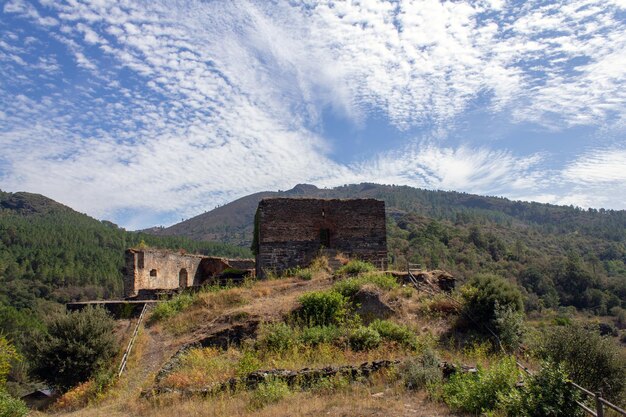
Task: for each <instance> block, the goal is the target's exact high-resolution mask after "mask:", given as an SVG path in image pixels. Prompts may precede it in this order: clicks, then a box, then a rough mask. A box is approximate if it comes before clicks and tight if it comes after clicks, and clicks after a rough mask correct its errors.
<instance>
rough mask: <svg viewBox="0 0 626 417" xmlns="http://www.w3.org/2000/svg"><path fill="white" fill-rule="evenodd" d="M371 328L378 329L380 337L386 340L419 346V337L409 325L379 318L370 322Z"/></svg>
mask: <svg viewBox="0 0 626 417" xmlns="http://www.w3.org/2000/svg"><path fill="white" fill-rule="evenodd" d="M369 328H370V329H374V330H376V332H378V334H379V335H380V337H382V338H383V339H385V340H389V341H392V342H396V343H398V344H400V345H402V346H406V347H410V348H415V347H416V346H417V337H416V336H415V333H413V331H411V329H409V328H408V327H407V326H403V325H400V324H396V323H394V322H392V321H389V320H380V319H377V320H374V321H373V322H372V323H370V325H369Z"/></svg>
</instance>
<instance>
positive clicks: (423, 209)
mask: <svg viewBox="0 0 626 417" xmlns="http://www.w3.org/2000/svg"><path fill="white" fill-rule="evenodd" d="M269 197H313V198H376V199H380V200H383V201H385V203H386V205H387V211H388V214H390V215H392V217H394V218H398V217H400V216H402V215H403V214H407V213H412V214H414V215H419V216H425V217H429V218H433V219H436V220H449V221H452V222H457V221H466V220H467V219H471V218H475V219H477V220H478V221H480V222H485V221H487V222H493V223H497V224H504V225H507V226H511V227H539V228H540V229H542V230H545V231H547V232H549V233H556V234H570V233H581V234H584V235H588V236H594V237H599V238H603V239H607V240H611V241H616V242H622V243H623V242H626V211H624V210H605V209H599V210H598V209H589V210H583V209H580V208H576V207H573V206H557V205H552V204H543V203H536V202H523V201H511V200H508V199H506V198H501V197H485V196H479V195H474V194H467V193H459V192H455V191H432V190H424V189H419V188H414V187H409V186H393V185H381V184H371V183H363V184H352V185H344V186H341V187H336V188H323V189H321V188H318V187H316V186H315V185H311V184H298V185H296V186H295V187H294V188H292V189H291V190H287V191H265V192H259V193H255V194H251V195H248V196H245V197H242V198H239V199H237V200H235V201H233V202H230V203H228V204H225V205H223V206H220V207H218V208H216V209H213V210H211V211H208V212H206V213H203V214H200V215H198V216H195V217H193V218H191V219H187V220H185V221H183V222H181V223H177V224H174V225H172V226H169V227H166V228H151V229H147V230H144V231H145V232H147V233H152V234H155V235H161V236H186V237H189V238H191V239H195V240H219V241H221V242H228V243H232V244H236V245H243V246H249V245H250V242H251V241H252V229H253V219H254V213H255V211H256V208H257V205H258V203H259V201H260V200H261V199H263V198H269Z"/></svg>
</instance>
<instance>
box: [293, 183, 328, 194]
mask: <svg viewBox="0 0 626 417" xmlns="http://www.w3.org/2000/svg"><path fill="white" fill-rule="evenodd" d="M319 190H320V189H319V188H317V187H316V186H315V185H313V184H297V185H296V186H295V187H293V188H292V189H291V190H288V191H285V194H289V195H308V194H315V193H317V192H318V191H319Z"/></svg>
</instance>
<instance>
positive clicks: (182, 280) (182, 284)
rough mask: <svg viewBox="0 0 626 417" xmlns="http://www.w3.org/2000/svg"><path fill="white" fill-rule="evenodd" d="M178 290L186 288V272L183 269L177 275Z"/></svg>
mask: <svg viewBox="0 0 626 417" xmlns="http://www.w3.org/2000/svg"><path fill="white" fill-rule="evenodd" d="M178 288H187V270H186V269H185V268H183V269H181V270H180V272H179V273H178Z"/></svg>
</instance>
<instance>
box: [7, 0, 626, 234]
mask: <svg viewBox="0 0 626 417" xmlns="http://www.w3.org/2000/svg"><path fill="white" fill-rule="evenodd" d="M42 4H44V6H45V7H46V8H45V9H44V10H45V11H46V13H48V12H49V13H48V14H51V15H52V14H54V17H52V16H46V17H44V16H42V14H41V13H40V12H38V11H37V9H36V8H34V6H32V5H31V4H30V3H27V2H24V1H17V0H12V1H10V2H8V3H6V4H5V6H4V13H6V14H10V15H12V16H13V15H15V16H22V17H24V18H26V19H29V20H30V21H32V22H34V23H35V24H36V25H38V27H39V28H40V29H43V30H45V31H47V32H46V33H47V34H48V35H49V37H50V38H51V39H54V40H56V41H58V42H61V43H62V44H64V45H65V46H66V47H67V48H68V51H69V54H68V56H70V57H71V59H72V62H73V63H74V64H75V65H76V66H77V67H79V68H78V69H73V70H72V71H74V70H75V71H81V70H80V68H84V69H86V70H88V71H87V72H77V73H73V72H72V73H70V74H65V73H62V70H63V68H64V66H63V65H61V62H60V61H61V60H58V59H56V58H55V57H54V56H53V55H49V54H48V52H47V51H46V53H44V50H43V48H45V47H46V43H47V42H48V40H47V39H45V37H44V38H43V40H39V41H34V42H29V48H31V49H29V50H26V49H23V48H20V49H19V51H17V50H16V51H12V50H11V48H15V47H16V46H15V45H17V44H18V43H19V42H20V40H19V39H9V38H8V37H6V38H2V39H0V48H2V51H6V52H2V51H0V54H4V55H0V65H5V62H8V61H9V60H10V59H13V61H14V62H15V60H16V58H13V57H17V58H19V59H21V60H22V61H23V63H24V64H28V63H29V62H30V64H31V65H30V68H28V69H23V70H21V69H20V70H18V69H15V67H10V68H9V67H3V68H2V69H4V68H7V69H10V72H8V73H11V74H14V75H15V76H14V77H11V78H12V82H15V83H18V84H17V85H20V91H19V93H16V92H15V89H14V88H13V87H11V88H9V86H8V85H4V83H3V82H2V81H0V99H1V100H0V103H1V104H0V115H3V117H2V118H0V121H1V122H2V126H0V127H2V130H1V131H0V139H1V142H0V150H1V151H2V153H3V154H4V155H6V156H5V158H7V159H8V161H9V163H10V166H11V171H10V172H5V173H4V176H3V182H4V184H3V187H8V188H10V189H27V190H29V191H38V192H42V193H44V194H47V195H50V196H51V197H54V198H57V199H59V200H61V201H64V202H66V203H68V204H70V205H72V206H73V207H76V208H78V209H80V210H81V211H86V212H88V213H90V214H94V215H97V216H103V217H108V216H112V215H114V214H115V213H116V211H118V210H136V211H138V210H147V211H148V212H150V213H151V214H149V217H150V218H153V213H155V212H165V213H174V212H177V213H181V215H182V216H185V217H187V216H190V215H193V214H195V213H197V212H201V211H204V210H205V209H206V208H207V207H212V206H214V205H215V204H216V203H224V202H226V201H228V200H229V199H231V198H233V197H237V196H241V195H243V194H246V193H248V192H253V191H258V190H260V189H276V188H283V189H284V188H286V187H288V186H290V185H292V184H295V183H297V182H305V181H309V182H316V183H318V184H320V185H337V184H343V183H349V182H358V181H377V182H385V183H396V184H409V185H418V186H424V187H428V188H438V189H456V190H461V191H467V192H474V193H481V194H496V195H507V196H510V197H513V198H516V196H537V198H540V199H544V201H546V200H549V199H552V200H550V201H551V202H552V201H556V200H558V199H561V201H582V199H581V196H582V195H584V193H583V192H582V191H581V190H583V189H585V188H584V187H587V188H586V189H587V190H589V192H590V193H593V195H594V196H595V195H600V194H599V193H600V192H601V188H600V185H599V184H605V183H611V184H614V183H616V182H619V181H624V179H625V178H624V176H623V175H624V174H623V170H620V169H619V168H620V166H624V154H623V151H622V153H620V152H619V151H606V152H601V151H597V152H590V153H589V154H588V155H586V156H585V157H584V158H581V159H579V160H576V161H575V162H573V163H571V164H569V165H568V166H567V167H565V168H564V170H563V172H562V173H561V174H559V173H558V169H557V168H554V167H552V168H551V169H549V170H547V169H546V168H545V166H546V157H545V155H543V154H541V155H539V154H536V153H533V152H530V155H529V156H519V155H516V154H515V153H514V152H512V151H508V150H497V149H494V148H495V147H496V146H497V144H496V143H490V144H489V145H484V146H473V145H469V144H466V145H452V144H450V143H446V142H445V138H446V137H447V135H446V133H447V130H448V129H449V128H450V127H454V125H455V124H456V123H457V121H458V120H459V117H460V116H462V115H464V114H465V113H466V112H467V111H468V110H469V111H471V110H473V109H475V108H477V107H478V108H480V110H484V109H487V110H488V111H490V112H492V113H493V114H496V115H498V117H502V118H510V119H512V120H513V121H514V122H520V123H522V122H529V121H530V122H533V123H537V124H539V125H541V126H544V127H548V128H551V129H563V128H565V127H568V126H573V125H584V126H600V127H602V128H604V127H606V126H609V125H610V126H613V129H617V130H618V132H623V126H624V119H623V117H621V116H619V115H620V114H624V112H625V110H626V95H625V94H626V93H625V91H626V89H625V88H624V87H625V86H626V78H625V71H626V70H625V68H626V61H624V59H625V58H624V54H623V51H624V50H626V28H625V27H624V26H625V25H624V22H623V21H621V20H620V19H619V17H618V15H616V12H615V10H616V9H615V8H616V7H619V4H618V2H615V4H614V5H613V6H611V5H607V4H605V3H603V2H600V1H591V0H590V1H584V2H583V1H573V2H569V3H568V4H566V5H563V6H562V7H560V6H559V7H557V5H550V4H548V5H544V4H543V3H541V4H536V3H534V2H531V3H526V4H525V5H524V6H523V7H516V6H514V5H511V4H509V3H507V2H505V1H498V0H491V1H477V2H456V1H454V2H452V1H439V0H420V1H411V0H401V1H398V2H396V3H393V2H383V1H360V2H330V1H328V2H327V1H320V2H315V3H313V4H309V3H307V4H304V3H302V4H296V3H295V2H292V3H289V5H288V4H287V3H267V2H260V1H259V2H243V1H236V2H200V1H188V2H180V3H172V2H167V1H160V2H157V1H155V2H153V1H150V2H148V1H145V2H114V1H111V2H100V1H95V0H94V1H85V2H70V3H64V2H57V1H44V2H42ZM16 36H17V35H16ZM31 38H32V37H31ZM44 41H45V42H44ZM28 53H31V54H32V55H31V58H33V57H34V59H31V60H30V61H28V60H26V55H27V54H28ZM17 63H18V64H19V62H17ZM33 63H36V64H33ZM64 64H65V65H68V63H64ZM6 65H9V64H6ZM11 65H12V64H11ZM23 66H28V65H23ZM42 73H45V74H46V76H47V77H48V78H46V82H51V81H50V80H53V81H55V83H52V84H53V87H51V88H50V90H49V91H46V90H45V89H41V90H43V91H41V92H39V93H37V94H34V93H32V91H33V90H34V89H35V87H36V88H40V87H41V81H40V79H41V77H42ZM121 74H124V76H122V75H121ZM51 77H52V78H51ZM54 77H56V78H54ZM328 109H330V110H331V111H332V112H333V113H335V114H340V117H344V118H348V119H350V120H351V121H352V122H353V123H354V124H355V125H360V126H364V125H366V123H367V121H368V119H369V118H372V117H385V118H387V119H388V120H389V121H390V123H391V124H392V125H394V126H396V127H397V128H399V129H405V130H408V129H412V128H416V127H420V128H423V129H424V130H428V131H429V132H428V133H427V134H425V136H426V137H438V138H440V139H439V141H438V142H437V141H431V142H418V143H417V144H411V143H405V144H401V145H399V147H398V148H397V149H390V150H388V151H387V152H384V153H382V154H379V155H371V156H370V157H369V158H367V159H366V160H363V161H361V162H359V163H345V164H340V163H338V162H336V161H333V160H332V159H331V158H330V157H329V156H328V150H329V149H331V148H332V144H328V143H327V142H326V140H327V139H325V138H324V137H323V134H321V133H315V132H323V130H324V129H323V128H324V126H321V125H322V123H323V119H322V114H323V112H324V111H328ZM381 115H382V116H381ZM616 115H617V116H616ZM613 120H616V121H615V122H614V121H613ZM620 123H621V125H620V126H621V127H615V126H618V125H619V124H620ZM384 139H385V138H377V140H381V141H382V140H384ZM554 187H561V188H560V189H559V190H558V192H554V189H553V188H554ZM567 187H569V188H567ZM581 187H582V188H581ZM625 191H626V190H625ZM622 195H624V194H622ZM606 201H607V202H608V203H610V204H613V203H612V202H611V201H612V200H606ZM134 221H138V220H134ZM144 226H147V224H145V225H144Z"/></svg>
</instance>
